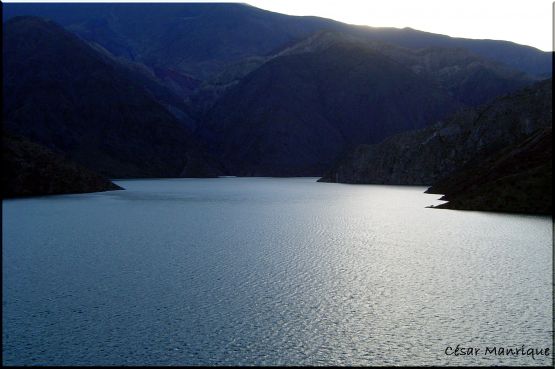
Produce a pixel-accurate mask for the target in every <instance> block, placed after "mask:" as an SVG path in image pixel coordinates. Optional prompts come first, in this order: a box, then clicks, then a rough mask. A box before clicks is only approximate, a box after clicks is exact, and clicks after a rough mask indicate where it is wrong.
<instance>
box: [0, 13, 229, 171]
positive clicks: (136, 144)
mask: <svg viewBox="0 0 555 369" xmlns="http://www.w3.org/2000/svg"><path fill="white" fill-rule="evenodd" d="M2 56H3V63H4V68H3V96H4V102H3V122H4V124H5V126H6V128H7V129H8V130H10V131H12V132H14V133H16V134H20V135H23V136H25V137H28V138H29V139H30V140H31V141H33V142H37V143H40V144H42V145H44V146H46V147H48V148H50V149H52V150H54V151H56V152H61V153H65V154H66V155H67V156H68V157H69V158H71V159H72V160H74V161H75V162H77V163H79V164H81V165H83V166H85V167H87V168H90V169H92V170H94V171H96V172H98V173H100V174H102V175H105V176H108V177H111V178H124V177H178V176H192V177H195V176H211V175H216V174H218V171H219V170H218V169H217V168H215V167H214V166H212V165H211V164H208V160H204V159H203V157H204V155H203V154H202V150H201V149H200V148H199V145H198V144H197V143H196V142H195V140H194V138H193V137H192V133H191V132H190V131H189V130H188V129H187V128H186V127H185V126H184V125H183V124H181V123H180V122H178V121H177V120H176V119H175V117H174V116H173V115H172V114H170V113H169V112H168V110H167V109H166V108H164V107H163V106H162V105H161V104H160V103H159V102H158V101H157V100H156V99H155V98H154V96H153V95H152V93H151V92H149V90H147V89H146V88H145V87H144V86H143V85H142V84H141V83H139V82H137V81H134V80H132V79H130V78H128V76H127V75H125V74H123V73H120V69H118V67H116V66H115V65H114V64H113V63H110V62H108V61H107V60H106V58H105V56H103V55H101V54H100V53H99V52H98V51H97V50H95V49H93V48H92V47H90V46H89V45H88V44H86V43H85V42H83V41H82V40H81V39H79V38H78V37H77V36H75V35H74V34H72V33H70V32H68V31H66V30H65V29H63V28H62V27H60V26H58V25H56V24H55V23H53V22H49V21H45V20H43V19H40V18H36V17H16V18H12V19H11V20H9V21H8V22H6V23H4V25H3V55H2ZM191 161H194V165H191V164H192V163H191Z"/></svg>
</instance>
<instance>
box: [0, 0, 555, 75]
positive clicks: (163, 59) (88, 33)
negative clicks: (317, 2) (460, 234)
mask: <svg viewBox="0 0 555 369" xmlns="http://www.w3.org/2000/svg"><path fill="white" fill-rule="evenodd" d="M16 15H36V16H42V17H46V18H50V19H52V20H54V21H56V22H58V23H60V24H61V25H63V26H64V27H66V28H68V29H69V30H71V31H74V32H76V33H77V34H78V35H79V36H81V37H83V38H84V39H86V40H88V41H92V42H95V43H98V44H99V45H102V46H103V47H104V48H106V49H107V50H109V51H110V52H111V53H112V54H114V55H116V56H121V57H124V58H127V59H129V60H134V61H137V62H141V63H144V64H145V65H147V66H149V67H156V68H157V69H158V70H159V71H162V73H164V74H165V75H167V74H172V73H173V74H175V73H177V74H178V79H179V80H183V79H184V78H185V79H186V78H187V77H188V76H190V77H194V78H197V79H201V80H205V79H206V78H208V77H209V76H212V75H214V74H216V73H218V72H221V71H222V70H223V69H225V67H226V66H227V65H229V64H233V63H236V62H239V61H241V60H243V59H245V58H248V57H253V56H265V55H271V54H275V52H276V51H278V50H280V49H282V48H284V47H286V46H288V45H290V44H292V43H295V42H297V41H299V40H301V39H303V38H305V37H308V36H309V35H311V34H313V33H315V32H318V31H322V30H328V31H339V32H345V33H349V34H351V35H356V36H358V37H361V38H364V39H365V40H367V41H378V42H381V43H389V44H393V45H397V46H400V47H404V48H409V49H414V50H416V49H422V48H430V47H432V48H462V49H466V50H468V51H470V52H472V53H473V54H475V55H478V56H480V57H482V58H485V59H488V60H491V61H496V62H499V63H502V64H505V65H507V66H509V67H512V68H514V69H517V70H520V71H522V72H525V73H527V74H529V75H532V76H543V77H545V76H549V75H551V53H548V52H542V51H540V50H538V49H535V48H533V47H529V46H523V45H518V44H515V43H512V42H507V41H496V40H474V39H464V38H454V37H449V36H444V35H439V34H433V33H428V32H422V31H417V30H414V29H411V28H403V29H397V28H375V27H366V26H352V25H348V24H344V23H341V22H336V21H333V20H330V19H325V18H318V17H295V16H288V15H284V14H278V13H273V12H269V11H264V10H261V9H257V8H255V7H252V6H248V5H245V4H191V3H182V4H179V3H167V4H154V3H152V4H148V3H134V4H129V3H121V4H118V3H108V4H102V3H88V4H87V3H75V4H56V3H49V4H48V3H43V4H39V3H26V4H25V3H20V4H4V15H3V17H4V19H9V18H11V17H13V16H16ZM163 70H167V72H164V71H163Z"/></svg>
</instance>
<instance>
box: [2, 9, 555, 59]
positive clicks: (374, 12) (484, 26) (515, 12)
mask: <svg viewBox="0 0 555 369" xmlns="http://www.w3.org/2000/svg"><path fill="white" fill-rule="evenodd" d="M50 1H51V2H71V1H68V0H62V1H60V0H50ZM140 1H141V0H129V1H121V0H119V1H118V2H140ZM142 1H145V0H142ZM6 2H41V1H40V0H38V1H37V0H34V1H33V0H23V1H21V0H16V1H13V0H12V1H9V0H8V1H6ZM81 2H82V1H81ZM89 2H95V1H94V0H89ZM96 2H102V1H96ZM107 2H109V1H107ZM146 2H154V1H153V0H150V1H149V0H146ZM164 2H172V0H164ZM173 2H195V1H173ZM196 2H212V1H207V0H196ZM219 2H245V3H248V4H250V5H253V6H256V7H258V8H262V9H266V10H271V11H275V12H278V13H284V14H290V15H315V16H320V17H324V18H331V19H335V20H338V21H341V22H345V23H350V24H360V25H368V26H373V27H398V28H404V27H411V28H414V29H418V30H421V31H427V32H433V33H440V34H444V35H448V36H454V37H466V38H479V39H495V40H507V41H513V42H516V43H519V44H523V45H530V46H534V47H536V48H538V49H540V50H544V51H553V2H552V0H334V1H329V0H319V1H317V0H236V1H229V0H223V1H222V0H220V1H219Z"/></svg>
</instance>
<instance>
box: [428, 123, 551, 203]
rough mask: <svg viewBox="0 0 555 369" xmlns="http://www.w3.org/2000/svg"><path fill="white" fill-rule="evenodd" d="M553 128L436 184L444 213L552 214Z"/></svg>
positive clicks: (431, 189)
mask: <svg viewBox="0 0 555 369" xmlns="http://www.w3.org/2000/svg"><path fill="white" fill-rule="evenodd" d="M552 139H553V135H552V127H551V126H549V127H546V128H543V129H540V130H539V131H538V132H536V133H535V134H533V135H531V136H530V137H528V138H527V139H525V140H524V141H523V142H520V143H518V144H516V145H512V146H509V147H506V148H504V149H502V150H500V151H499V152H497V153H495V154H493V155H490V156H488V157H487V158H485V159H484V160H482V161H480V162H478V163H469V164H468V165H466V166H465V167H463V168H462V169H461V170H459V171H457V172H455V173H453V174H451V175H450V176H449V177H447V178H445V179H443V180H441V181H439V182H437V183H435V184H434V185H433V186H432V187H430V188H429V189H428V190H427V191H426V192H427V193H439V194H444V196H443V197H442V198H441V199H442V200H447V201H448V202H447V203H445V204H442V205H439V206H437V207H439V208H444V209H461V210H485V211H502V212H516V213H532V214H552V211H553V210H552V197H553V196H552V190H553V188H552V167H553V159H552V145H553V144H552Z"/></svg>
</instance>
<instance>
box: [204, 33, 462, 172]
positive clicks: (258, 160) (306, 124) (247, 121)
mask: <svg viewBox="0 0 555 369" xmlns="http://www.w3.org/2000/svg"><path fill="white" fill-rule="evenodd" d="M314 43H316V44H317V45H314ZM459 107H460V104H459V103H458V102H457V101H455V100H454V99H453V98H451V97H450V96H448V93H447V92H446V91H445V90H443V89H442V88H441V87H440V86H437V84H436V83H435V82H434V81H433V80H430V79H428V78H424V77H422V76H419V75H417V74H416V73H414V72H412V71H411V70H410V69H408V68H406V67H405V66H403V65H402V64H400V63H398V62H396V61H395V60H392V59H391V58H389V57H387V56H385V55H383V54H381V53H379V52H377V51H375V50H374V49H373V48H371V47H369V46H367V45H365V44H363V43H360V42H356V41H350V40H349V39H345V38H344V37H342V36H337V37H335V36H334V37H320V38H318V39H316V40H314V41H313V47H311V48H308V49H307V48H303V50H302V51H301V52H299V51H298V50H297V51H295V52H284V53H282V54H279V55H277V56H275V57H273V58H271V59H270V60H268V61H267V62H265V63H264V64H262V65H261V66H259V67H258V68H256V69H255V70H254V71H252V72H250V73H248V74H247V75H246V76H245V77H243V78H241V79H240V80H239V81H238V82H237V83H236V84H234V85H233V86H232V87H230V88H228V89H227V90H226V91H225V92H224V94H223V95H222V96H221V97H220V98H219V99H218V101H217V102H216V104H215V105H214V107H213V108H212V109H211V110H210V112H209V113H208V114H207V116H206V117H204V119H203V125H202V126H201V127H200V129H199V131H198V132H199V134H200V135H201V137H203V138H204V139H206V140H207V141H208V142H211V143H212V147H213V149H214V151H215V153H216V154H217V155H218V156H219V157H220V158H221V159H222V160H225V163H226V166H227V167H228V169H229V172H230V174H233V175H253V176H296V175H321V174H322V173H323V171H324V169H325V168H326V167H328V166H329V165H330V164H331V163H332V162H333V160H334V159H335V158H336V156H337V155H338V154H339V153H340V152H341V151H343V150H345V149H346V148H348V147H350V146H351V145H354V144H360V143H363V142H379V141H381V140H382V139H384V138H385V137H387V136H390V135H392V134H395V133H398V132H401V131H405V130H408V129H414V128H419V127H423V126H424V125H426V124H428V123H429V122H433V121H435V120H436V119H439V118H441V117H443V116H445V115H446V114H447V113H450V112H452V111H454V110H455V109H457V108H459Z"/></svg>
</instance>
